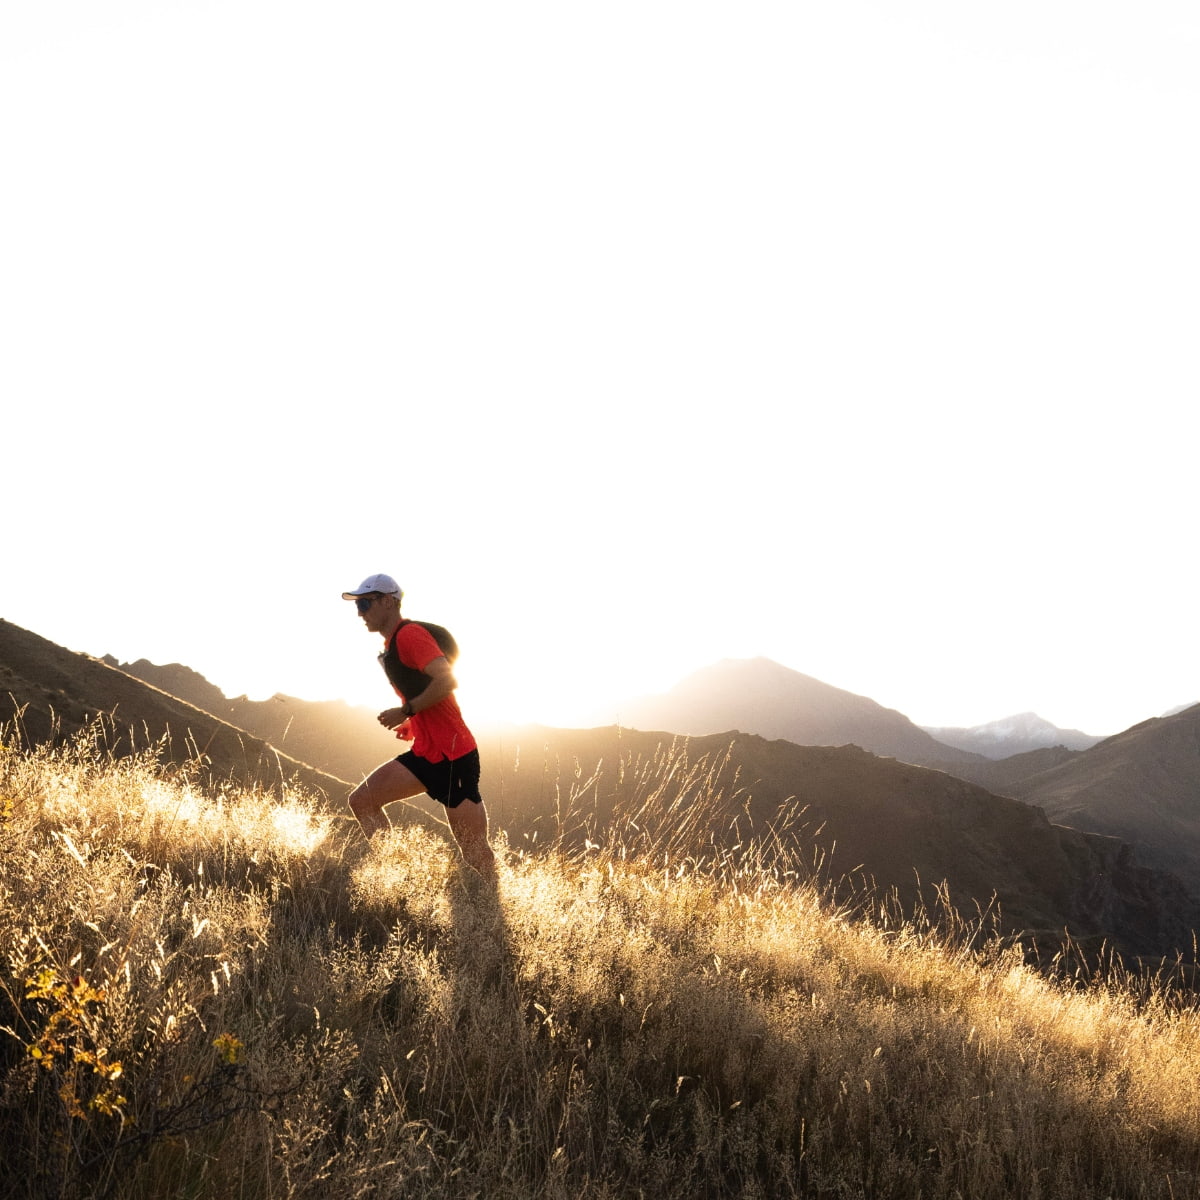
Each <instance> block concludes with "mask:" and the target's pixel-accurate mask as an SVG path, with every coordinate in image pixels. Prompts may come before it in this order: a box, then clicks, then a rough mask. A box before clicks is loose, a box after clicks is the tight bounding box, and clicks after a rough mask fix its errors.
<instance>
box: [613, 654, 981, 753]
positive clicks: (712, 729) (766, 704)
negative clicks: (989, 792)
mask: <svg viewBox="0 0 1200 1200" xmlns="http://www.w3.org/2000/svg"><path fill="white" fill-rule="evenodd" d="M620 718H621V723H622V724H623V725H627V726H629V727H630V728H633V729H643V730H659V731H663V732H669V733H677V734H685V735H703V734H710V733H725V732H728V731H731V730H741V731H742V732H744V733H755V734H758V735H760V736H761V737H765V738H770V739H782V740H785V741H789V742H794V743H796V744H797V745H801V746H845V745H856V746H861V747H862V748H863V749H864V750H869V751H871V753H873V754H881V755H885V756H887V757H889V758H897V759H900V760H901V761H903V762H909V763H917V764H933V763H937V764H945V763H948V762H954V761H969V760H971V759H973V758H974V757H975V756H974V755H972V754H969V753H964V752H962V751H960V750H956V749H955V748H954V747H952V746H948V745H941V744H939V743H938V742H937V741H935V740H934V739H933V738H932V737H930V735H929V734H927V733H925V732H924V731H923V730H921V729H918V728H917V726H916V725H914V724H913V723H912V722H911V721H910V720H909V719H908V718H907V717H906V716H904V714H903V713H899V712H897V711H896V710H895V709H890V708H884V707H883V705H881V704H879V703H878V702H877V701H875V700H872V699H870V697H868V696H859V695H856V694H855V693H854V692H848V691H846V690H844V689H843V688H839V687H834V686H833V685H832V684H829V683H823V682H822V681H821V680H819V679H815V678H813V677H812V676H811V675H804V674H802V673H801V672H800V671H795V670H793V669H792V668H791V667H785V666H783V664H782V663H778V662H776V661H775V660H774V659H770V658H764V657H761V656H760V657H757V658H726V659H722V660H720V661H719V662H716V663H712V664H710V665H709V666H707V667H701V668H700V669H699V670H697V671H694V672H692V673H691V674H690V675H688V676H686V677H685V678H683V679H681V680H680V681H679V682H678V683H677V684H675V686H674V687H672V688H671V690H670V691H669V692H667V693H665V694H662V695H656V696H642V697H638V698H636V699H634V700H631V701H630V702H629V703H628V704H626V705H624V706H623V707H622V710H621V714H620Z"/></svg>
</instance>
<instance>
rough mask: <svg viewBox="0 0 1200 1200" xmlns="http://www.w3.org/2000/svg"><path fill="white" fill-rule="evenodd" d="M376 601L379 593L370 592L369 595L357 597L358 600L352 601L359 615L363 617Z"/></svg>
mask: <svg viewBox="0 0 1200 1200" xmlns="http://www.w3.org/2000/svg"><path fill="white" fill-rule="evenodd" d="M378 599H379V593H378V592H371V593H370V594H369V595H366V596H359V597H358V599H357V600H355V601H354V607H355V608H357V609H358V611H359V613H360V614H362V615H365V614H366V613H367V611H368V609H370V607H371V605H372V604H374V603H375V601H376V600H378Z"/></svg>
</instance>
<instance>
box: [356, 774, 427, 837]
mask: <svg viewBox="0 0 1200 1200" xmlns="http://www.w3.org/2000/svg"><path fill="white" fill-rule="evenodd" d="M424 790H425V786H424V784H422V783H421V781H420V780H419V779H418V778H417V777H416V776H415V775H414V774H413V773H412V772H411V771H410V770H409V769H408V768H407V767H406V766H404V765H402V764H401V763H398V762H395V761H394V760H393V761H392V762H385V763H384V764H383V765H382V766H380V767H376V768H375V770H374V771H372V772H371V774H370V775H368V776H367V777H366V779H364V780H363V781H362V783H360V784H359V785H358V787H356V788H355V789H354V791H352V792H351V793H350V811H351V812H352V813H353V814H354V815H355V816H356V817H357V818H358V823H359V824H360V825H361V826H362V831H363V833H365V834H366V835H367V837H368V838H372V837H374V836H375V834H377V833H386V832H387V830H389V829H391V827H392V823H391V821H389V820H388V816H387V813H385V812H384V811H383V810H384V807H385V806H386V805H388V804H391V803H392V801H393V800H407V799H408V798H409V797H410V796H418V795H420V794H421V793H422V792H423V791H424Z"/></svg>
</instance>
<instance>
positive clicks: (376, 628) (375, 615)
mask: <svg viewBox="0 0 1200 1200" xmlns="http://www.w3.org/2000/svg"><path fill="white" fill-rule="evenodd" d="M387 601H388V597H387V596H381V595H380V594H379V593H378V592H370V593H368V594H367V595H366V596H359V597H358V599H357V600H355V601H354V607H355V608H357V609H358V615H359V616H360V617H362V622H363V624H364V625H365V626H366V627H367V629H368V630H369V631H370V632H371V633H381V632H382V631H383V628H384V626H385V625H386V624H387V619H388V615H389V613H390V611H391V606H390V605H389V604H388V602H387Z"/></svg>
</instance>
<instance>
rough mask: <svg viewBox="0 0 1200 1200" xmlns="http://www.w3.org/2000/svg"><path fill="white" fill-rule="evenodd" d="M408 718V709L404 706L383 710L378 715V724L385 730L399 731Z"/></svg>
mask: <svg viewBox="0 0 1200 1200" xmlns="http://www.w3.org/2000/svg"><path fill="white" fill-rule="evenodd" d="M408 718H409V708H408V705H405V706H404V707H403V708H385V709H384V710H383V712H381V713H380V714H379V723H380V725H382V726H384V728H385V729H399V728H400V726H401V725H403V724H404V722H405V721H407V720H408Z"/></svg>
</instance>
